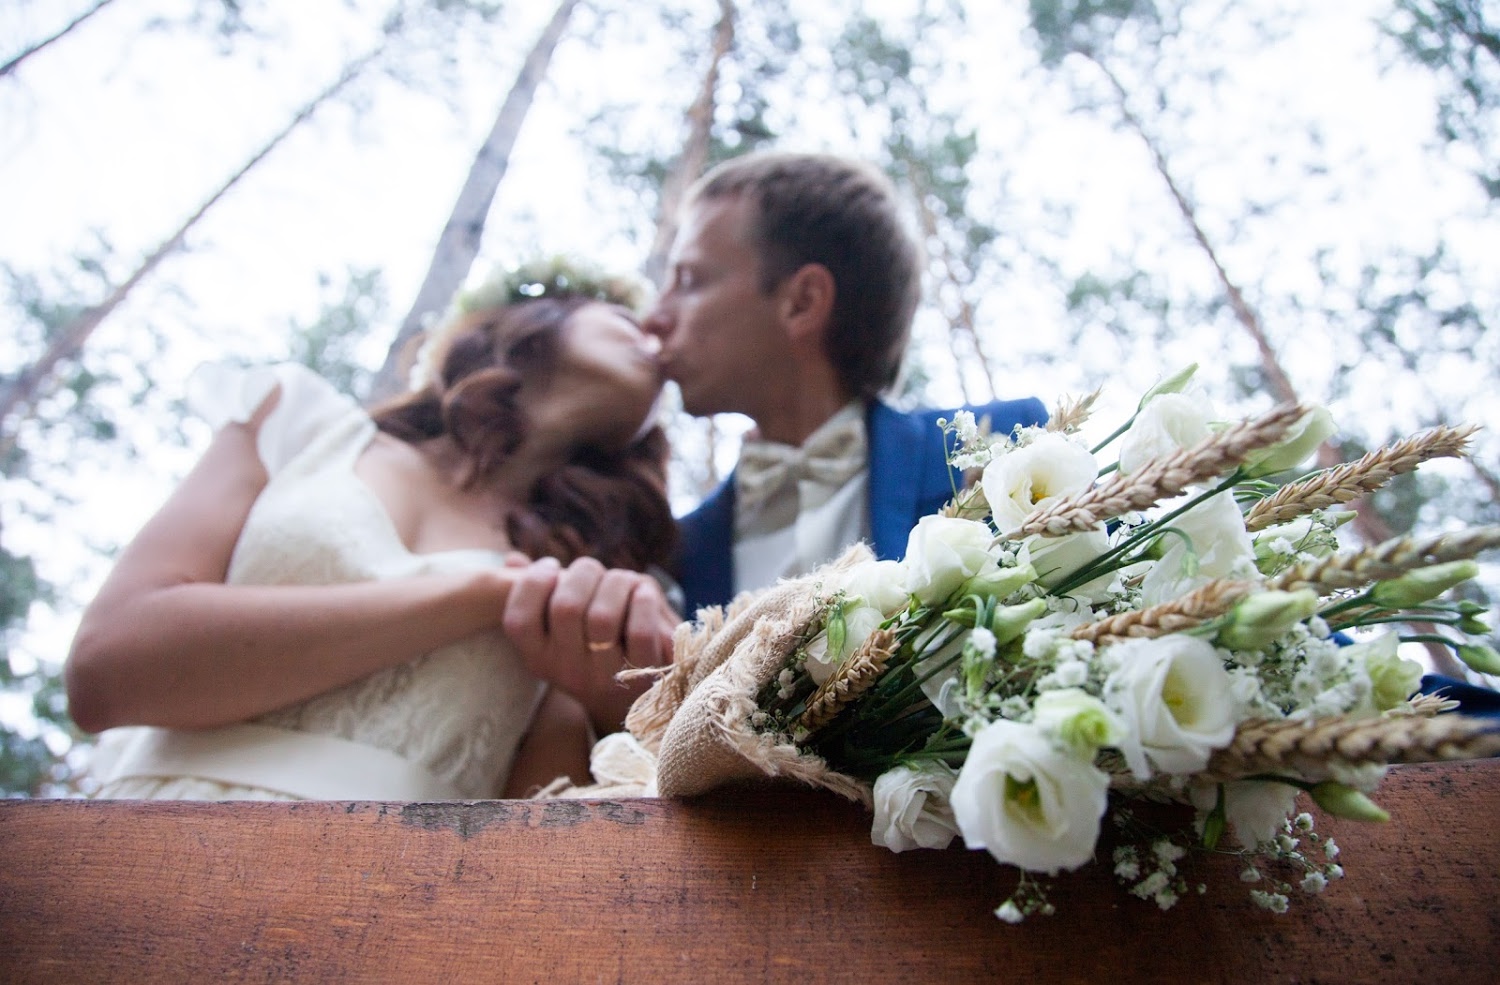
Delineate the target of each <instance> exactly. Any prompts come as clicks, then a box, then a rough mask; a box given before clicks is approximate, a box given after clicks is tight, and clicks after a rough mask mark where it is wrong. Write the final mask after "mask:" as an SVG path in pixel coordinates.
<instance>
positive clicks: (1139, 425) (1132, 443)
mask: <svg viewBox="0 0 1500 985" xmlns="http://www.w3.org/2000/svg"><path fill="white" fill-rule="evenodd" d="M1211 420H1213V407H1212V406H1211V405H1210V404H1209V402H1208V400H1207V399H1205V398H1204V397H1203V396H1201V395H1197V394H1187V393H1163V394H1161V395H1159V396H1157V397H1154V398H1152V400H1151V401H1150V402H1149V403H1148V404H1146V406H1144V407H1142V408H1141V410H1140V413H1138V414H1136V417H1135V420H1134V421H1133V422H1131V425H1130V430H1128V431H1126V432H1125V437H1124V438H1123V439H1121V441H1120V471H1121V472H1122V473H1125V474H1126V475H1128V474H1130V473H1131V472H1134V471H1136V470H1137V469H1139V468H1140V467H1141V466H1142V465H1145V464H1146V463H1147V462H1149V461H1150V460H1151V459H1153V458H1160V457H1161V456H1163V455H1170V454H1172V453H1173V452H1175V451H1177V450H1178V449H1180V448H1190V447H1192V446H1193V445H1196V444H1197V443H1198V442H1200V441H1202V440H1203V439H1204V438H1206V437H1208V435H1209V428H1208V422H1209V421H1211Z"/></svg>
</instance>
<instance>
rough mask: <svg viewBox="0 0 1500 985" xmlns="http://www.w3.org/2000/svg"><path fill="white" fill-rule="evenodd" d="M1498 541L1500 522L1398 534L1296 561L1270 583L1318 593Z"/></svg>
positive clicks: (1463, 555)
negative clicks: (1428, 533) (1454, 530)
mask: <svg viewBox="0 0 1500 985" xmlns="http://www.w3.org/2000/svg"><path fill="white" fill-rule="evenodd" d="M1494 547H1500V527H1474V528H1473V529H1470V530H1464V531H1461V532H1459V533H1449V534H1436V535H1434V536H1429V537H1396V538H1393V539H1391V540H1388V541H1385V542H1384V543H1382V544H1376V545H1375V546H1374V547H1369V548H1366V549H1364V550H1362V551H1354V552H1352V553H1346V554H1336V555H1334V556H1333V557H1328V558H1322V559H1320V560H1316V561H1304V562H1303V563H1301V564H1296V565H1293V566H1292V567H1290V568H1288V569H1287V570H1285V571H1283V572H1281V573H1280V574H1278V575H1277V576H1276V577H1274V578H1272V579H1271V580H1270V581H1269V582H1267V583H1266V587H1267V588H1270V589H1273V590H1281V591H1294V590H1296V589H1298V588H1312V589H1315V590H1316V591H1317V592H1318V594H1320V595H1324V594H1327V593H1329V592H1335V591H1340V590H1343V589H1349V588H1363V587H1364V586H1366V585H1368V584H1370V583H1371V582H1376V581H1386V580H1388V579H1391V578H1399V577H1400V576H1401V575H1403V574H1405V573H1406V572H1408V571H1414V570H1416V569H1418V568H1425V567H1428V566H1430V565H1434V564H1443V563H1445V562H1448V561H1462V560H1467V559H1469V558H1472V557H1474V556H1476V555H1477V554H1479V553H1480V552H1481V551H1487V550H1490V549H1491V548H1494Z"/></svg>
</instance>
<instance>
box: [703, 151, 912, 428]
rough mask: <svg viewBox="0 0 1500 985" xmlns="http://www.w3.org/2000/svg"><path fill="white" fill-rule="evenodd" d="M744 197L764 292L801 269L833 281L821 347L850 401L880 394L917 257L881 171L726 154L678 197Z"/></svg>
mask: <svg viewBox="0 0 1500 985" xmlns="http://www.w3.org/2000/svg"><path fill="white" fill-rule="evenodd" d="M739 195H745V196H748V198H749V201H750V202H751V203H752V204H753V214H754V216H755V218H754V222H753V227H752V233H753V235H754V236H755V237H756V239H757V243H756V247H757V252H758V253H759V256H760V264H761V290H762V291H764V292H766V293H770V292H771V291H772V290H774V289H775V288H776V287H777V286H778V285H779V284H781V282H782V281H784V280H785V279H786V278H787V277H790V276H791V275H792V274H794V273H796V272H797V270H799V269H800V268H801V267H803V266H804V265H806V264H809V263H817V264H822V265H823V266H824V267H827V268H828V270H829V272H830V273H831V274H832V275H833V281H834V305H833V313H832V316H831V318H830V324H829V327H828V331H827V333H826V334H825V336H824V340H823V347H824V352H825V353H826V354H827V356H828V359H829V361H830V362H832V363H833V365H834V367H835V369H836V371H837V372H838V374H839V381H840V382H841V383H842V384H843V385H844V386H845V387H846V388H847V389H848V390H849V391H850V393H851V394H852V395H854V396H857V397H860V398H863V399H869V398H873V397H875V396H877V395H879V394H880V393H882V392H883V391H885V390H887V389H889V388H890V387H891V386H892V385H893V384H894V383H895V381H896V377H897V374H898V373H899V372H900V369H901V360H902V357H903V355H904V354H905V351H906V344H907V340H908V339H909V338H910V336H911V322H912V316H913V315H914V314H915V312H916V308H917V301H918V298H919V296H920V294H921V278H922V271H921V266H922V262H921V251H920V249H919V248H918V245H917V242H916V239H915V238H914V237H913V236H912V234H911V232H910V230H909V228H908V226H907V224H906V222H904V221H903V219H902V216H901V211H900V208H899V206H898V203H897V199H896V191H895V188H894V186H893V185H892V184H891V182H890V181H889V179H887V178H886V177H885V176H884V175H883V174H881V173H880V172H879V171H877V170H876V169H875V168H873V167H870V166H868V165H866V164H863V163H861V162H858V161H853V160H849V159H846V158H841V157H835V156H833V155H828V154H798V153H785V152H758V153H753V154H747V155H745V156H743V157H736V158H731V159H730V160H728V161H725V162H724V163H723V164H720V165H719V166H718V167H716V168H714V169H713V170H712V171H710V172H709V173H708V174H706V175H704V176H703V177H702V178H701V179H699V181H698V183H697V184H696V185H694V186H693V188H692V190H691V191H690V192H689V193H688V202H687V204H688V205H689V206H691V205H692V203H693V202H695V201H697V200H699V199H718V198H732V197H735V196H739Z"/></svg>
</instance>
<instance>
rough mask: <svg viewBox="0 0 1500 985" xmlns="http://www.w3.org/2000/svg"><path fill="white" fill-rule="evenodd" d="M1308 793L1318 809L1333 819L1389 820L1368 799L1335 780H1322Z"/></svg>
mask: <svg viewBox="0 0 1500 985" xmlns="http://www.w3.org/2000/svg"><path fill="white" fill-rule="evenodd" d="M1308 792H1309V793H1311V794H1312V799H1313V800H1315V801H1316V802H1317V804H1318V806H1319V807H1321V808H1323V809H1324V810H1325V811H1327V812H1328V813H1330V814H1332V815H1333V816H1334V817H1342V818H1346V819H1348V820H1350V821H1382V822H1383V821H1389V820H1390V819H1391V816H1390V815H1389V814H1387V813H1386V812H1385V811H1383V810H1381V809H1380V806H1379V805H1378V804H1376V803H1375V802H1374V801H1373V800H1371V799H1370V798H1369V797H1366V796H1365V795H1364V794H1362V793H1360V792H1359V791H1358V790H1355V789H1354V788H1353V787H1346V786H1344V785H1343V784H1342V783H1339V782H1338V781H1336V780H1324V781H1323V782H1322V783H1319V784H1317V785H1315V786H1314V787H1313V788H1312V790H1310V791H1308Z"/></svg>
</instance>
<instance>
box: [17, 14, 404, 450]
mask: <svg viewBox="0 0 1500 985" xmlns="http://www.w3.org/2000/svg"><path fill="white" fill-rule="evenodd" d="M384 48H385V43H384V42H382V43H381V44H380V45H378V46H377V47H375V48H374V49H372V50H371V51H369V52H367V53H365V54H364V55H362V56H361V57H359V58H358V59H356V60H355V61H353V62H350V63H349V64H348V65H346V66H345V67H344V71H343V73H342V74H340V75H339V77H338V78H337V79H336V80H335V81H334V82H333V84H332V85H330V86H328V88H326V89H324V90H323V91H322V92H320V93H318V95H316V96H314V97H313V98H312V99H311V100H309V101H308V102H306V103H304V104H303V105H302V108H301V109H299V110H298V111H297V113H296V115H295V116H293V117H292V119H291V122H289V123H288V124H287V125H286V126H284V127H282V129H281V130H280V131H279V132H278V133H277V134H276V135H275V136H273V137H272V138H271V139H270V140H269V141H267V142H266V143H265V144H264V145H263V146H262V147H261V148H260V150H258V151H256V152H255V154H254V155H253V156H251V158H250V159H249V160H248V161H246V162H245V163H244V164H243V165H242V166H241V167H240V169H239V170H238V171H236V172H235V173H234V174H233V175H232V176H231V177H230V178H229V180H228V181H226V182H224V184H222V185H220V186H219V188H218V190H217V191H215V192H214V193H213V194H212V195H210V196H209V197H208V199H207V200H206V201H204V202H203V204H202V205H200V206H198V208H197V210H196V211H195V212H194V213H193V214H192V215H191V216H189V217H188V219H187V221H186V222H184V223H183V224H182V225H181V226H179V227H178V228H177V231H176V232H174V233H173V234H172V235H171V236H169V237H168V238H167V239H166V240H165V241H163V242H162V243H161V244H160V245H158V246H157V247H156V249H154V250H152V251H151V253H150V254H149V255H148V256H147V257H146V259H145V260H143V261H142V262H141V265H140V266H139V267H137V268H136V269H135V272H134V273H132V274H131V275H130V276H129V277H128V278H126V279H125V281H124V282H123V283H121V284H120V285H119V286H118V287H116V288H115V289H114V290H112V291H111V292H110V293H109V296H108V297H106V298H105V299H104V300H103V301H101V302H100V303H98V304H96V305H94V306H93V307H91V308H89V309H88V310H87V311H84V312H83V313H82V314H80V315H79V316H78V317H77V318H74V319H73V320H72V321H71V322H69V323H68V324H66V325H64V326H63V327H62V328H61V329H60V330H59V331H58V332H57V333H56V334H55V335H54V336H53V337H52V339H51V340H50V341H49V343H48V345H47V349H46V351H44V352H43V353H42V355H41V357H40V358H38V359H37V360H36V361H35V362H34V363H32V364H31V365H30V366H27V367H26V368H25V369H23V370H22V371H21V372H20V374H19V375H17V377H16V378H15V379H14V380H12V381H11V383H10V384H9V385H8V386H6V387H4V388H0V429H3V431H0V452H3V451H6V450H9V448H10V447H11V445H12V444H13V442H14V441H15V434H16V430H17V428H18V426H19V424H20V421H21V420H22V419H23V418H24V417H25V416H26V415H27V414H29V413H30V410H31V408H32V406H33V405H34V404H35V403H36V400H37V396H38V394H39V393H40V392H41V389H42V387H43V385H44V384H46V383H47V382H48V381H49V380H50V379H51V378H52V376H53V375H54V373H55V372H56V370H57V367H58V365H59V364H60V363H62V362H63V361H64V360H68V359H73V358H76V357H77V356H78V353H79V352H81V351H82V349H83V346H84V344H85V343H86V342H88V340H89V337H90V336H91V335H93V333H94V330H95V329H97V328H98V327H99V325H100V324H101V323H103V321H104V319H106V318H107V317H109V315H110V313H111V312H113V311H114V310H115V309H116V308H117V307H119V306H120V304H121V303H122V302H124V300H125V299H126V297H128V296H129V295H130V292H131V291H133V290H134V289H135V287H136V285H138V284H139V283H140V282H141V281H142V280H144V279H145V278H146V277H147V276H148V275H149V274H150V273H151V272H152V271H154V270H155V269H156V268H157V267H158V266H159V265H160V264H161V262H162V261H163V260H165V259H166V258H167V257H168V256H170V255H171V254H172V253H173V252H175V251H176V250H177V249H178V248H179V247H180V246H182V243H183V240H185V239H186V238H187V235H188V233H190V232H191V231H192V230H193V228H194V227H195V226H197V225H198V223H199V222H200V221H201V220H202V219H203V217H204V216H205V215H207V214H208V211H209V210H210V209H212V208H213V207H214V206H215V205H217V204H218V202H219V201H220V200H221V199H222V198H224V196H225V195H227V194H229V192H230V190H231V189H233V188H234V186H235V185H237V184H239V183H240V181H241V180H242V179H243V178H244V177H245V176H246V175H247V174H249V173H250V172H251V171H252V170H254V169H255V167H256V166H257V165H258V164H260V162H261V161H263V160H265V159H266V157H267V156H268V155H269V154H270V153H271V152H272V151H274V150H275V149H276V148H277V147H278V146H279V145H280V144H281V143H282V141H284V140H286V138H287V137H289V136H291V134H292V132H293V131H294V130H296V129H297V127H299V126H301V125H302V123H304V122H305V121H306V120H307V119H308V118H309V117H311V116H312V115H313V113H314V112H316V111H317V109H318V107H320V106H322V105H323V104H324V103H326V102H327V101H328V100H330V99H332V98H333V97H334V96H335V95H337V94H338V93H339V92H340V91H341V90H342V89H343V88H344V87H345V86H347V85H348V84H349V83H350V82H352V81H354V79H355V78H357V77H358V76H359V74H360V73H361V72H363V71H364V69H365V68H366V67H367V66H368V65H369V64H370V63H371V62H372V61H374V60H375V59H376V58H377V57H378V56H379V55H380V53H381V52H382V51H383V50H384Z"/></svg>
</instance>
